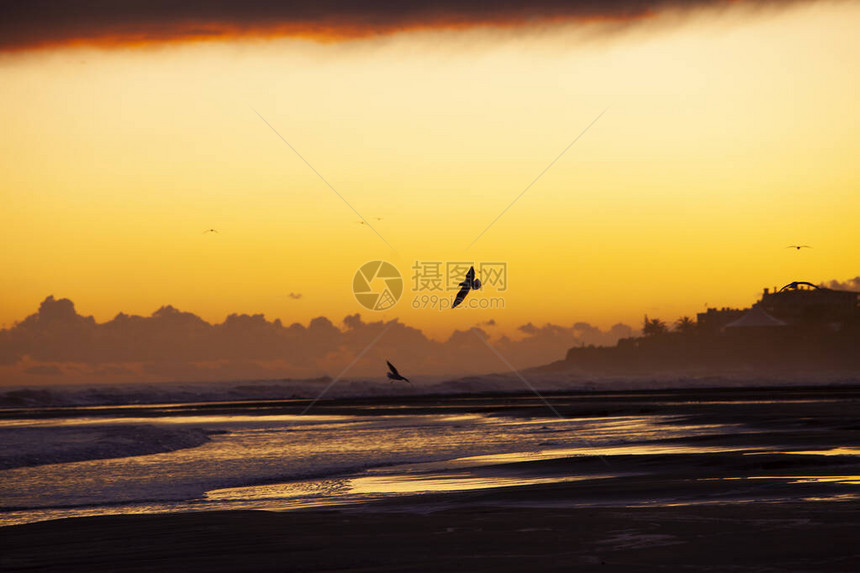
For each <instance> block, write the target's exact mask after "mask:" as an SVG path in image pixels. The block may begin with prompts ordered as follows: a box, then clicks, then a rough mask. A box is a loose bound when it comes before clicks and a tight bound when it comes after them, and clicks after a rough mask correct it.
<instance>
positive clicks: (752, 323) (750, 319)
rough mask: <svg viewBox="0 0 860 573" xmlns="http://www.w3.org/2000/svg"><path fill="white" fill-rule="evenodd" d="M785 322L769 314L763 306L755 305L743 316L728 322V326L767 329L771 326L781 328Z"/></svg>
mask: <svg viewBox="0 0 860 573" xmlns="http://www.w3.org/2000/svg"><path fill="white" fill-rule="evenodd" d="M785 324H786V323H785V322H783V321H781V320H779V319H778V318H774V317H772V316H771V315H769V314H768V313H767V311H766V310H764V309H763V308H762V307H761V306H759V305H755V306H754V307H752V308H751V309H750V310H749V312H747V313H746V314H744V315H743V316H742V317H740V318H739V319H737V320H735V321H732V322H730V323H728V324H727V325H726V328H755V329H761V330H765V329H770V328H781V327H783V326H785Z"/></svg>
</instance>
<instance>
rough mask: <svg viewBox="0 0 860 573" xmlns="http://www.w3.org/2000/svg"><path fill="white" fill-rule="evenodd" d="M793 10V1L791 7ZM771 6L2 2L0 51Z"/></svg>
mask: <svg viewBox="0 0 860 573" xmlns="http://www.w3.org/2000/svg"><path fill="white" fill-rule="evenodd" d="M796 1H801V0H796ZM788 3H791V2H775V1H774V0H770V1H768V0H566V1H565V0H502V1H498V0H471V1H468V0H467V1H462V0H433V1H429V0H420V1H412V2H385V1H382V0H321V1H320V0H314V1H310V0H299V1H292V2H284V1H275V0H186V1H182V2H176V1H174V0H17V1H5V0H4V1H2V4H0V6H2V16H0V49H5V50H15V49H28V48H34V47H44V46H56V45H65V44H98V45H117V44H119V45H123V44H138V43H158V42H170V41H193V40H199V39H218V38H224V37H228V38H229V37H233V36H250V37H255V36H256V37H277V36H293V37H308V38H315V39H319V40H323V41H337V40H341V39H346V38H360V37H368V36H375V35H382V34H390V33H394V32H398V31H403V30H412V29H428V28H430V29H432V28H439V29H444V28H454V29H460V28H469V27H475V26H491V27H510V26H518V25H523V24H534V23H546V22H592V21H608V22H631V21H638V20H645V19H647V18H649V17H652V16H654V15H656V14H659V13H661V12H665V11H679V10H683V11H688V10H692V9H695V8H699V7H722V6H738V5H752V6H763V5H785V4H788Z"/></svg>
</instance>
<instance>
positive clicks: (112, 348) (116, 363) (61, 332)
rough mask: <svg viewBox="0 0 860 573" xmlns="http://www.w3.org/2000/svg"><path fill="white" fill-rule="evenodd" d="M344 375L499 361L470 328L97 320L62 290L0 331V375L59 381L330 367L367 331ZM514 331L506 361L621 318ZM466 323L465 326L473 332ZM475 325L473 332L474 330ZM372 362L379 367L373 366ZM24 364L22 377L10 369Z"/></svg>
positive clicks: (299, 372)
mask: <svg viewBox="0 0 860 573" xmlns="http://www.w3.org/2000/svg"><path fill="white" fill-rule="evenodd" d="M383 330H384V331H385V332H384V336H383V337H381V338H380V339H379V341H378V343H377V344H375V345H374V346H373V347H372V348H370V349H369V350H368V351H367V352H366V353H365V354H363V355H362V359H361V360H360V361H359V362H358V363H356V364H355V365H354V366H353V367H352V369H351V370H350V373H349V375H351V376H359V375H374V374H378V375H380V376H382V375H383V374H384V372H383V370H384V365H385V360H389V359H390V360H395V361H397V362H398V363H399V364H408V365H409V370H410V372H411V373H415V374H454V373H456V374H475V373H486V372H493V371H500V370H505V369H506V367H505V365H504V364H503V363H501V362H500V361H499V359H498V356H496V355H495V354H494V353H493V352H492V351H491V350H489V349H488V348H487V347H486V344H485V343H484V341H483V340H482V338H484V339H489V338H490V336H489V333H487V332H486V331H484V330H483V329H480V328H475V329H470V330H457V331H454V332H453V333H452V334H451V336H450V337H449V338H448V339H446V340H442V341H439V340H434V339H431V338H429V337H427V336H426V335H425V334H424V333H423V332H422V331H421V330H419V329H417V328H413V327H410V326H407V325H405V324H403V323H401V322H399V321H397V320H396V319H395V320H392V321H388V322H383V321H371V322H365V321H364V320H363V319H362V317H361V315H359V314H353V315H349V316H347V317H345V318H344V319H343V321H342V323H341V324H340V325H336V324H335V323H333V322H332V321H331V320H329V319H328V318H325V317H318V318H315V319H313V320H311V321H310V323H309V324H308V325H307V326H304V325H302V324H298V323H294V324H291V325H289V326H287V325H284V324H283V323H282V322H281V321H280V320H278V319H276V320H274V321H269V320H266V318H265V317H264V316H263V315H262V314H254V315H248V314H231V315H230V316H228V317H227V318H226V319H225V320H224V322H222V323H220V324H210V323H209V322H206V321H205V320H203V319H201V318H200V317H198V316H196V315H194V314H192V313H189V312H182V311H180V310H178V309H176V308H174V307H172V306H164V307H161V308H160V309H158V310H157V311H155V312H154V313H152V315H150V316H146V317H144V316H132V315H127V314H124V313H120V314H118V315H117V316H116V317H115V318H113V319H112V320H109V321H107V322H104V323H97V322H96V321H95V320H94V319H93V317H87V316H81V315H80V314H78V313H77V311H76V310H75V306H74V304H73V303H72V301H70V300H68V299H55V298H54V297H52V296H51V297H48V298H46V299H45V300H44V301H43V302H42V303H41V305H40V307H39V311H38V312H36V313H35V314H32V315H30V316H28V317H27V318H26V319H25V320H23V321H21V322H20V323H18V324H16V325H15V326H13V327H12V328H11V329H4V330H0V358H2V360H0V367H3V369H2V370H0V374H2V376H3V378H5V379H0V382H2V383H7V384H14V383H17V382H26V379H28V378H29V377H32V376H35V375H41V376H48V375H51V376H52V377H59V375H60V374H61V373H62V374H63V375H64V376H68V377H70V378H69V380H74V381H89V380H96V379H100V380H107V379H111V380H114V381H135V380H177V381H179V380H185V381H188V380H231V379H232V380H235V379H251V378H276V377H307V376H320V375H325V374H327V375H330V376H335V375H337V374H338V373H339V372H340V371H341V370H342V369H343V368H345V367H346V365H348V364H350V363H351V362H352V361H353V360H354V359H355V357H356V356H358V355H360V354H361V353H362V351H363V350H364V349H365V348H366V347H367V345H368V343H369V342H370V341H372V340H374V339H376V338H377V335H379V334H380V333H381V332H382V331H383ZM519 330H520V332H521V333H522V334H523V336H522V337H518V338H516V339H513V338H509V337H505V336H503V337H501V338H498V339H493V345H494V346H495V347H496V348H497V349H498V351H499V352H500V353H502V355H503V356H505V357H506V359H507V360H509V361H510V362H511V363H512V364H513V365H514V366H516V367H518V368H524V367H528V366H536V365H540V364H545V363H548V362H553V361H555V360H559V359H561V358H562V357H563V356H564V355H565V353H566V352H567V350H568V349H569V348H570V347H571V346H580V345H583V344H614V343H615V341H616V340H617V339H618V338H619V336H629V335H630V333H632V330H631V329H630V327H627V326H620V325H617V326H616V327H613V328H612V329H611V330H610V331H602V330H600V329H599V328H596V327H594V326H591V325H588V324H586V323H577V324H576V325H574V326H571V327H564V326H558V325H552V324H547V325H543V326H535V325H533V324H531V323H529V324H527V325H524V326H522V327H521V328H520V329H519ZM473 331H474V332H473ZM476 334H479V335H480V336H476ZM380 365H381V366H382V367H383V369H382V370H380ZM22 373H27V375H28V376H26V377H22V376H18V374H22Z"/></svg>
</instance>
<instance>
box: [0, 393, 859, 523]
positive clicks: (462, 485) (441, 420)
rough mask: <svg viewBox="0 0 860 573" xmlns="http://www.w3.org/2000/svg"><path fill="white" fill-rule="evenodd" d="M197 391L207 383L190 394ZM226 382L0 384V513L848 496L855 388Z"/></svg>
mask: <svg viewBox="0 0 860 573" xmlns="http://www.w3.org/2000/svg"><path fill="white" fill-rule="evenodd" d="M324 384H328V382H326V381H321V382H318V383H317V387H320V388H322V387H324ZM254 386H255V385H253V384H252V385H248V384H245V385H242V387H246V388H252V389H251V390H246V392H248V391H250V392H252V393H253V392H255V390H253V387H254ZM275 386H277V385H275ZM201 388H209V390H208V391H209V392H210V393H209V394H206V396H207V397H208V398H207V399H206V400H202V401H201V400H200V398H201V396H202V394H201V393H200V390H201ZM225 388H227V387H226V386H221V387H219V388H218V389H217V391H216V389H213V388H212V387H207V386H205V385H202V386H199V387H197V392H198V393H197V394H195V395H194V396H192V397H193V398H194V400H192V401H181V400H177V401H172V402H163V401H159V400H163V399H164V398H165V397H169V396H173V397H177V396H178V395H180V394H181V395H182V396H186V397H187V396H188V394H187V392H188V389H187V388H184V389H177V388H171V389H170V390H169V391H168V390H166V389H165V388H164V387H162V388H160V390H159V391H158V392H152V393H150V394H146V393H145V392H143V391H142V390H141V389H140V388H138V389H135V390H134V391H131V390H128V391H126V393H125V394H123V390H122V389H116V388H114V389H112V390H110V391H107V390H106V389H105V388H101V389H92V388H90V389H68V388H66V389H53V390H51V391H49V390H44V389H43V390H42V391H43V393H42V394H40V395H38V396H36V397H35V398H34V397H33V396H35V395H31V394H26V392H25V393H24V394H21V391H16V392H18V393H16V394H15V393H13V394H11V395H10V393H9V392H7V393H6V394H4V395H3V396H2V397H0V398H2V399H5V400H6V403H5V404H4V405H5V406H7V407H6V408H4V409H3V410H0V526H8V525H17V524H23V523H31V522H37V521H44V520H51V519H57V518H66V517H81V516H95V515H106V514H140V513H181V512H192V511H216V510H233V509H244V510H247V509H259V510H271V511H292V510H302V509H308V508H320V507H351V508H356V509H360V508H362V507H367V506H368V505H372V504H379V503H384V502H385V501H386V500H391V499H407V498H408V499H418V500H424V501H426V502H430V501H431V500H433V501H434V503H445V501H444V500H445V498H444V495H443V494H447V493H454V492H458V493H459V494H460V496H461V498H458V499H460V500H461V501H460V502H458V503H461V502H462V500H463V499H466V500H467V501H468V499H469V498H462V495H463V494H464V493H469V492H472V493H475V494H480V493H482V492H483V493H486V492H488V491H494V492H504V493H506V494H508V498H507V501H506V502H505V503H518V504H522V503H545V501H543V498H542V497H540V496H538V497H537V498H533V499H532V498H530V496H529V495H525V494H526V493H527V492H535V491H539V490H540V488H544V489H545V488H548V487H564V488H566V489H565V490H564V491H566V492H568V493H567V494H566V495H565V496H563V498H561V499H558V498H557V496H555V497H554V500H553V504H555V505H556V506H558V505H562V506H563V505H567V506H576V507H587V506H593V505H603V506H605V505H613V504H617V505H621V506H631V505H634V506H635V505H643V504H645V505H655V504H656V505H661V504H662V505H677V504H696V503H717V502H719V503H740V502H744V501H748V500H750V499H755V500H762V499H769V500H772V501H774V502H778V501H779V500H790V499H798V498H809V497H816V498H820V499H827V500H832V501H834V502H838V501H856V499H857V498H858V493H860V490H858V486H860V476H858V474H860V471H857V467H858V466H857V461H858V459H857V456H858V455H860V444H858V442H857V440H856V438H857V431H856V427H855V429H854V430H850V428H849V427H850V423H849V419H850V416H849V415H848V414H847V413H846V412H850V411H851V408H852V407H854V408H855V409H854V410H853V411H854V412H856V411H860V410H858V409H856V406H857V404H858V395H860V390H858V388H857V387H856V386H828V387H818V388H808V387H795V388H732V389H725V388H724V389H703V388H696V389H689V388H688V389H677V388H676V389H658V390H655V389H640V390H620V391H618V390H616V391H611V392H598V391H591V392H583V391H575V392H571V391H565V392H563V391H560V390H558V389H556V390H553V391H548V392H547V393H546V394H542V396H541V397H538V396H537V395H535V394H534V393H531V392H529V393H524V392H519V393H505V392H494V393H491V394H487V393H483V394H481V393H469V394H457V393H448V394H445V393H438V392H429V393H428V392H414V391H412V392H411V393H409V394H402V395H397V394H396V392H394V393H391V392H389V395H387V396H380V395H379V394H378V393H377V394H374V393H365V394H364V395H362V394H360V393H355V394H353V395H352V396H351V397H343V396H341V397H339V398H335V399H331V400H328V399H323V400H320V401H319V402H316V403H313V407H312V408H310V410H307V408H308V406H309V405H311V404H312V401H311V400H310V399H309V398H307V397H305V398H287V399H284V398H280V399H259V398H257V399H249V398H250V397H249V396H248V395H244V396H243V395H241V393H240V392H239V391H236V390H235V388H236V386H234V387H232V388H234V390H233V391H232V392H230V391H227V390H225ZM389 388H390V387H389ZM44 392H47V393H44ZM52 392H53V393H52ZM98 392H101V394H99V395H100V396H101V398H100V399H97V398H94V396H96V395H97V394H98ZM256 392H257V393H256V394H254V396H259V388H258V389H257V390H256ZM22 396H24V398H26V397H27V396H30V397H29V398H26V399H29V400H30V403H29V404H22V403H21V400H22ZM123 396H125V397H124V398H123ZM227 398H233V399H230V400H227ZM236 398H240V399H236ZM16 400H17V402H15V406H14V407H9V406H10V404H9V402H10V401H13V402H14V401H16ZM99 401H100V402H101V403H98V402H99ZM132 401H137V402H146V403H130V402H132ZM93 402H96V403H93ZM306 410H307V411H306ZM801 414H802V415H801ZM834 428H835V429H834ZM846 428H848V429H846ZM837 430H838V431H837ZM672 483H677V484H681V485H682V486H679V487H673V486H671V484H672ZM765 485H768V486H771V487H767V488H765V487H763V486H765ZM516 492H519V493H521V494H523V495H514V494H515V493H516ZM440 495H441V496H442V497H440ZM475 499H478V498H475ZM530 500H531V501H530ZM495 503H501V502H500V501H498V500H497V501H496V502H495Z"/></svg>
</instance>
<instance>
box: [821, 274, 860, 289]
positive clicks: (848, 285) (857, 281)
mask: <svg viewBox="0 0 860 573" xmlns="http://www.w3.org/2000/svg"><path fill="white" fill-rule="evenodd" d="M819 286H823V287H826V288H832V289H834V290H853V291H858V292H860V276H856V277H854V278H853V279H848V280H845V281H838V280H835V279H834V280H832V281H830V282H829V283H821V284H820V285H819Z"/></svg>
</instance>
